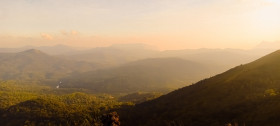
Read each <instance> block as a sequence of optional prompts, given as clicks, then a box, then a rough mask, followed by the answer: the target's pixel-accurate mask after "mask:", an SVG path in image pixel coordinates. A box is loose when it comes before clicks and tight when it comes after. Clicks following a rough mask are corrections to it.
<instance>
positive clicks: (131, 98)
mask: <svg viewBox="0 0 280 126" xmlns="http://www.w3.org/2000/svg"><path fill="white" fill-rule="evenodd" d="M161 95H162V93H156V92H154V93H144V92H136V93H132V94H128V95H125V96H122V97H120V98H119V99H118V100H119V101H121V102H133V103H135V104H139V103H142V102H146V101H150V100H153V99H156V98H158V97H160V96H161Z"/></svg>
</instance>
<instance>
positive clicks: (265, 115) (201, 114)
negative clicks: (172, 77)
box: [120, 51, 280, 126]
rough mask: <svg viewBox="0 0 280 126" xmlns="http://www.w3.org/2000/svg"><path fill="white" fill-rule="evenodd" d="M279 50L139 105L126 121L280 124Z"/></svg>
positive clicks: (195, 125) (197, 125)
mask: <svg viewBox="0 0 280 126" xmlns="http://www.w3.org/2000/svg"><path fill="white" fill-rule="evenodd" d="M279 73H280V51H276V52H274V53H272V54H269V55H267V56H265V57H263V58H260V59H259V60H256V61H254V62H252V63H249V64H246V65H241V66H238V67H235V68H233V69H230V70H229V71H227V72H225V73H223V74H220V75H217V76H215V77H212V78H209V79H205V80H202V81H200V82H198V83H196V84H194V85H191V86H187V87H184V88H182V89H179V90H176V91H173V92H171V93H169V94H167V95H164V96H162V97H160V98H158V99H155V100H152V101H149V102H145V103H142V104H139V105H136V107H135V108H133V110H132V111H131V112H130V113H122V114H120V115H121V116H124V117H123V120H125V121H127V122H125V125H128V126H129V125H132V124H133V125H135V124H137V125H188V126H201V125H213V126H217V125H225V124H226V123H239V124H240V125H241V124H242V125H243V124H246V125H248V126H257V125H258V126H260V125H261V126H277V125H278V124H280V121H279V120H278V117H279V116H280V114H279V112H280V111H279V110H280V106H279V105H280V101H279V99H280V95H279V91H280V74H279Z"/></svg>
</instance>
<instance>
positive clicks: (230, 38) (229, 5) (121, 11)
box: [0, 0, 280, 49]
mask: <svg viewBox="0 0 280 126" xmlns="http://www.w3.org/2000/svg"><path fill="white" fill-rule="evenodd" d="M279 40H280V0H0V47H15V46H17V47H19V46H25V45H35V46H46V45H56V44H64V45H70V46H79V47H96V46H107V45H111V44H118V43H145V44H149V45H152V46H157V47H159V48H160V49H182V48H252V47H254V46H256V45H257V44H258V43H260V42H262V41H279Z"/></svg>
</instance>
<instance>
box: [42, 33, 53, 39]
mask: <svg viewBox="0 0 280 126" xmlns="http://www.w3.org/2000/svg"><path fill="white" fill-rule="evenodd" d="M41 37H42V38H43V39H46V40H53V37H52V36H51V35H49V34H46V33H41Z"/></svg>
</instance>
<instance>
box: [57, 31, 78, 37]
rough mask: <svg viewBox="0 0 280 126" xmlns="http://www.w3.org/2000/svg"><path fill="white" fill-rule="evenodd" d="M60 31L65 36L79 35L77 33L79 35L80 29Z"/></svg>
mask: <svg viewBox="0 0 280 126" xmlns="http://www.w3.org/2000/svg"><path fill="white" fill-rule="evenodd" d="M60 33H61V34H62V35H64V36H68V37H69V36H77V35H79V32H78V31H76V30H72V31H69V32H68V31H60Z"/></svg>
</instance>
